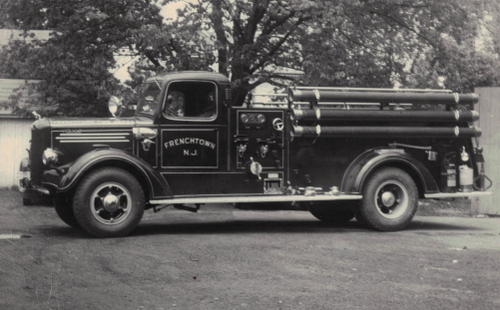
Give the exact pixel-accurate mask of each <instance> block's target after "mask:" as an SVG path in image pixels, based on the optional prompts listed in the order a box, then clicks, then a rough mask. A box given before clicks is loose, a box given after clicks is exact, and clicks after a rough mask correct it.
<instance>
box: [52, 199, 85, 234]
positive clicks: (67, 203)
mask: <svg viewBox="0 0 500 310" xmlns="http://www.w3.org/2000/svg"><path fill="white" fill-rule="evenodd" d="M53 203H54V209H55V210H56V213H57V215H58V216H59V218H60V219H61V220H62V221H63V222H64V223H66V224H68V225H69V226H71V227H74V228H80V225H79V224H78V222H77V221H76V218H75V214H74V213H73V206H72V199H71V196H68V195H64V196H62V195H61V196H56V197H55V198H54V202H53Z"/></svg>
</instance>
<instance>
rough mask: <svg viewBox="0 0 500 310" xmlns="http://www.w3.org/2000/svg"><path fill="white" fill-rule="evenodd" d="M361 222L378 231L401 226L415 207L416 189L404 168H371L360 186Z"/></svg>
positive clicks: (407, 221)
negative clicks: (369, 174)
mask: <svg viewBox="0 0 500 310" xmlns="http://www.w3.org/2000/svg"><path fill="white" fill-rule="evenodd" d="M362 192H363V199H362V200H361V204H360V206H359V216H360V217H361V222H364V223H366V224H367V225H368V226H369V227H371V228H374V229H377V230H381V231H396V230H400V229H403V228H405V227H406V226H407V225H408V224H409V223H410V222H411V220H412V219H413V216H414V215H415V213H416V212H417V207H418V190H417V186H416V185H415V182H414V181H413V179H412V178H411V177H410V175H409V174H408V173H406V172H405V171H403V170H401V169H399V168H395V167H387V168H381V169H379V170H377V171H375V172H374V173H373V174H372V175H371V176H370V177H369V178H368V180H367V181H366V183H365V185H364V186H363V190H362Z"/></svg>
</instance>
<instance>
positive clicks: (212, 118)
mask: <svg viewBox="0 0 500 310" xmlns="http://www.w3.org/2000/svg"><path fill="white" fill-rule="evenodd" d="M223 95H224V94H221V92H220V90H219V88H218V85H217V84H216V83H215V82H213V81H199V80H197V81H182V80H180V81H179V80H177V81H172V82H170V83H169V84H168V85H167V89H166V92H165V96H164V98H163V103H162V111H161V115H160V117H161V121H160V125H159V128H158V136H159V140H160V145H159V148H158V152H159V154H158V157H159V161H160V167H159V169H160V171H161V173H162V175H163V176H164V177H165V179H166V180H167V182H169V184H170V185H171V187H172V191H173V193H174V195H185V194H189V195H193V194H194V195H196V194H207V193H218V192H220V191H221V189H220V188H221V187H220V186H215V185H214V184H215V183H216V182H218V180H219V179H223V177H224V173H225V172H227V171H228V163H227V155H226V149H227V138H226V136H227V122H226V118H227V117H226V113H225V109H224V105H223V104H222V101H223ZM214 182H215V183H214Z"/></svg>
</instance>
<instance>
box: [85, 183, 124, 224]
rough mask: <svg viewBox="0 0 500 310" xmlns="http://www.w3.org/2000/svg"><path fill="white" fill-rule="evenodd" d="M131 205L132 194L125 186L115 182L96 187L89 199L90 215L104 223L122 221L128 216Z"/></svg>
mask: <svg viewBox="0 0 500 310" xmlns="http://www.w3.org/2000/svg"><path fill="white" fill-rule="evenodd" d="M131 206H132V195H130V192H129V191H128V190H127V188H126V187H125V186H123V185H121V184H120V183H116V182H108V183H104V184H102V185H100V186H99V187H97V188H96V189H95V190H94V192H93V193H92V197H91V200H90V208H91V211H92V215H93V216H94V217H95V218H96V219H97V220H98V221H99V222H101V223H103V224H106V225H116V224H119V223H121V222H123V221H124V220H125V219H126V218H127V217H128V216H129V214H130V212H129V211H130V208H131Z"/></svg>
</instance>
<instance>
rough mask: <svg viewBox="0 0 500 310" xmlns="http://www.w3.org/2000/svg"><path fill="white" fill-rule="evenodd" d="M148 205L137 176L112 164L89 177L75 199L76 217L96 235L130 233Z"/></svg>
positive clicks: (117, 235) (80, 186) (88, 230)
mask: <svg viewBox="0 0 500 310" xmlns="http://www.w3.org/2000/svg"><path fill="white" fill-rule="evenodd" d="M144 205H145V199H144V192H143V190H142V187H141V185H140V184H139V182H138V181H137V179H136V178H135V177H134V176H133V175H132V174H130V173H128V172H127V171H125V170H123V169H120V168H111V167H108V168H101V169H98V170H95V171H92V172H91V173H89V174H88V175H87V176H85V177H84V179H83V180H82V181H81V183H80V185H79V186H78V187H77V189H76V192H75V195H74V198H73V211H74V214H75V218H76V220H77V221H78V223H79V224H80V226H81V227H82V228H83V229H84V230H85V231H87V232H88V233H90V234H92V235H94V236H96V237H120V236H125V235H127V234H128V233H130V232H131V231H132V230H133V229H134V228H135V227H136V226H137V225H138V224H139V222H140V220H141V218H142V215H143V214H144Z"/></svg>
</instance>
